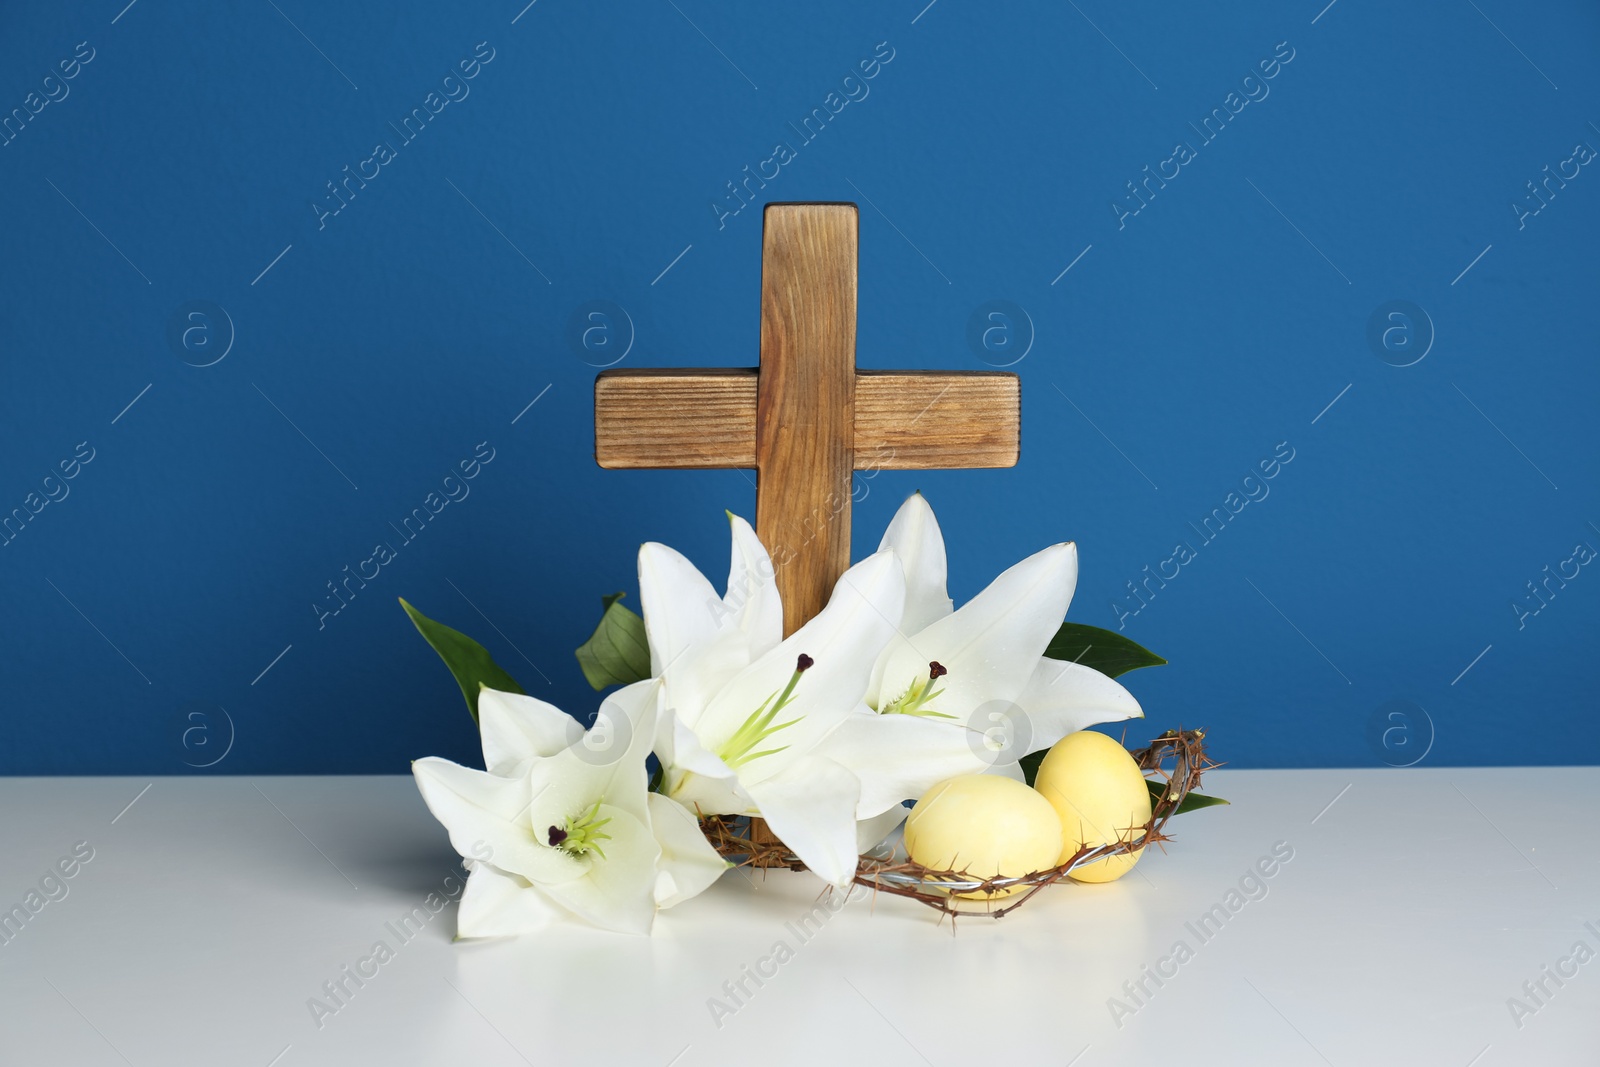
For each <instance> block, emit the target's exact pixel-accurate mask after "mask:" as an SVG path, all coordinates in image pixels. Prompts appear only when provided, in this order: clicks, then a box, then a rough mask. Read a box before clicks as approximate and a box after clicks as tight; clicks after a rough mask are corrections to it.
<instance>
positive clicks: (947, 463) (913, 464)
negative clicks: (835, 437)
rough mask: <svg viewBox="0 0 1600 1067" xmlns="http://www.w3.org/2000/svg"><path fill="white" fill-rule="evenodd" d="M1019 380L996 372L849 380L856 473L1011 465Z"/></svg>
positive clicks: (873, 374)
mask: <svg viewBox="0 0 1600 1067" xmlns="http://www.w3.org/2000/svg"><path fill="white" fill-rule="evenodd" d="M1021 440H1022V383H1021V382H1020V381H1019V380H1018V379H1017V376H1016V375H1015V374H1007V373H1005V372H1002V371H970V372H963V371H948V372H942V373H941V372H916V373H899V372H887V371H883V372H878V371H863V372H861V373H859V374H857V375H856V435H855V462H856V469H857V470H934V469H941V468H945V467H1014V466H1016V465H1017V455H1018V450H1019V447H1020V442H1021Z"/></svg>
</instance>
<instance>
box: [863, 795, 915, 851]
mask: <svg viewBox="0 0 1600 1067" xmlns="http://www.w3.org/2000/svg"><path fill="white" fill-rule="evenodd" d="M910 814H911V809H910V808H907V807H905V806H904V805H901V804H896V805H895V806H894V807H892V808H890V809H889V810H888V811H885V812H883V813H881V814H878V815H874V816H873V817H872V818H870V819H862V820H861V821H859V822H857V823H856V851H857V852H871V851H872V850H873V849H875V848H877V847H878V846H879V845H881V844H883V842H884V841H885V840H886V839H887V838H888V836H889V835H890V834H892V833H894V832H895V829H896V828H897V827H898V826H899V825H900V824H901V823H903V822H905V821H906V816H907V815H910Z"/></svg>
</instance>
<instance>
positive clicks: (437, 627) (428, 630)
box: [400, 597, 522, 722]
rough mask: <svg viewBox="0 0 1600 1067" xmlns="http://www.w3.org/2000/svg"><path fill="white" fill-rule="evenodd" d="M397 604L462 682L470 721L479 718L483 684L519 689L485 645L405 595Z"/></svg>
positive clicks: (506, 691) (512, 689) (515, 690)
mask: <svg viewBox="0 0 1600 1067" xmlns="http://www.w3.org/2000/svg"><path fill="white" fill-rule="evenodd" d="M400 606H401V607H403V608H405V609H406V614H407V615H409V616H411V622H412V623H413V625H415V626H416V628H417V632H418V633H419V634H421V635H422V636H423V639H424V640H426V641H427V642H428V644H430V645H432V646H433V650H434V651H435V652H437V653H439V658H440V659H442V660H444V665H445V666H446V667H449V668H450V673H451V674H453V675H455V678H456V684H457V685H459V686H461V695H462V696H464V697H466V698H467V710H468V711H469V712H471V713H472V721H473V722H477V721H478V690H479V688H481V687H482V686H485V685H486V686H488V687H489V688H490V689H498V690H500V691H501V692H503V693H520V692H522V687H521V686H520V685H518V684H517V680H516V679H515V678H513V677H511V675H509V674H507V673H506V672H505V671H504V670H503V669H501V667H500V665H499V664H498V663H496V662H495V661H494V657H492V656H490V655H489V650H488V649H486V648H484V647H483V646H482V645H480V644H478V642H476V641H474V640H473V639H472V638H470V637H468V636H467V635H466V634H464V633H461V632H460V631H458V630H452V629H450V627H448V626H446V625H445V624H444V623H442V622H434V621H433V620H432V619H430V618H428V617H427V616H426V615H424V614H423V613H422V612H420V611H418V610H417V609H416V608H414V607H412V606H411V605H410V604H408V603H406V601H405V598H404V597H401V598H400Z"/></svg>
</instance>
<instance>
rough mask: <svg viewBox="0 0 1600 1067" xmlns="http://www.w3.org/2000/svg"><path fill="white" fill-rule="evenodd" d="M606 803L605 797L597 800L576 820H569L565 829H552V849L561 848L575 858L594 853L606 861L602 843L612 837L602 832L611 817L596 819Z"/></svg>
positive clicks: (556, 827) (550, 836)
mask: <svg viewBox="0 0 1600 1067" xmlns="http://www.w3.org/2000/svg"><path fill="white" fill-rule="evenodd" d="M604 802H605V798H604V797H599V798H596V800H595V802H594V803H593V804H591V805H590V806H589V808H588V810H587V811H585V812H584V813H583V814H581V815H579V816H577V817H576V818H571V819H568V820H567V825H566V826H565V827H561V826H552V827H550V833H549V841H550V847H551V848H559V849H561V850H562V851H563V852H570V853H572V854H573V855H574V856H581V855H583V854H584V853H585V852H589V851H593V852H594V853H595V854H596V855H598V856H599V857H600V858H601V859H605V858H606V854H605V852H604V850H602V849H601V848H600V842H602V841H610V840H611V835H610V834H608V833H606V832H605V831H604V830H602V829H601V827H603V826H605V824H606V823H608V822H610V821H611V819H610V817H609V816H608V817H607V818H604V819H600V818H596V816H598V815H599V814H600V805H601V804H603V803H604Z"/></svg>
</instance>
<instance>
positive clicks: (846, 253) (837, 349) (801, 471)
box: [756, 204, 858, 634]
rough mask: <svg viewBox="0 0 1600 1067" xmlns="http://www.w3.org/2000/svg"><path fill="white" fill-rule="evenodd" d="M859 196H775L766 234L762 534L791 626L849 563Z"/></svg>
mask: <svg viewBox="0 0 1600 1067" xmlns="http://www.w3.org/2000/svg"><path fill="white" fill-rule="evenodd" d="M857 224H858V216H857V213H856V206H855V205H854V204H769V205H767V209H766V214H765V217H764V225H763V232H762V242H761V371H760V373H759V375H758V376H757V380H756V533H757V535H758V536H759V537H760V538H761V541H762V543H763V544H764V545H766V546H767V551H768V552H769V553H771V555H772V562H773V564H774V566H775V567H776V569H777V583H778V592H779V595H780V596H781V597H782V599H783V628H784V633H785V634H789V633H793V632H794V631H795V630H798V629H799V628H800V626H801V625H802V624H804V623H805V622H806V620H808V619H810V618H811V617H812V616H814V615H816V614H817V613H818V612H819V611H821V610H822V608H823V605H825V604H826V603H827V602H828V594H829V593H830V592H831V591H832V590H833V584H834V582H836V581H837V580H838V578H839V576H840V575H841V574H843V573H844V572H845V570H846V569H848V568H849V566H850V477H851V472H852V471H853V470H854V469H855V455H854V448H855V385H856V370H855V366H856V232H857Z"/></svg>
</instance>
